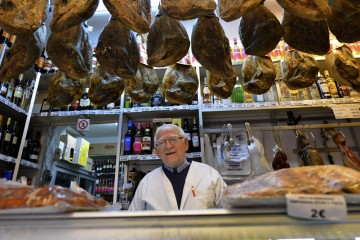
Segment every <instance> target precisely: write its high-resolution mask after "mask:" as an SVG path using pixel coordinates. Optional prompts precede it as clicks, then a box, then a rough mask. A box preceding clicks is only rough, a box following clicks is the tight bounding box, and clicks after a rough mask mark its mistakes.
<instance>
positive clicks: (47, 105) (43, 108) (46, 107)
mask: <svg viewBox="0 0 360 240" xmlns="http://www.w3.org/2000/svg"><path fill="white" fill-rule="evenodd" d="M50 108H51V106H50V103H49V102H48V101H47V100H46V98H44V99H43V102H42V104H41V108H40V112H41V113H42V112H49V111H50Z"/></svg>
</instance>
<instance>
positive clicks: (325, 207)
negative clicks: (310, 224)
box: [286, 194, 347, 221]
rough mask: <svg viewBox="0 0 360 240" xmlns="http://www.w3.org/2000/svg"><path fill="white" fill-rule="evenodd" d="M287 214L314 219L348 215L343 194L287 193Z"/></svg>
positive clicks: (341, 217) (342, 217)
mask: <svg viewBox="0 0 360 240" xmlns="http://www.w3.org/2000/svg"><path fill="white" fill-rule="evenodd" d="M286 207H287V214H288V215H289V216H291V217H297V218H304V219H312V220H332V221H338V220H344V219H346V216H347V207H346V202H345V198H344V196H342V195H321V194H311V195H310V194H287V195H286Z"/></svg>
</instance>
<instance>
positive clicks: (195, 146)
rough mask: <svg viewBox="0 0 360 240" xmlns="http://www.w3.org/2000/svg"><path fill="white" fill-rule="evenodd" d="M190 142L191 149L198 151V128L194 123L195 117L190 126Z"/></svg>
mask: <svg viewBox="0 0 360 240" xmlns="http://www.w3.org/2000/svg"><path fill="white" fill-rule="evenodd" d="M191 143H192V151H193V152H200V138H199V128H198V126H197V123H196V117H194V118H193V126H192V131H191Z"/></svg>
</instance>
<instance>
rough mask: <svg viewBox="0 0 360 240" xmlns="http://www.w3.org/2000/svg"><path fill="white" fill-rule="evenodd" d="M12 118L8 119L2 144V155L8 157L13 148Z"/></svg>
mask: <svg viewBox="0 0 360 240" xmlns="http://www.w3.org/2000/svg"><path fill="white" fill-rule="evenodd" d="M11 133H12V131H11V118H10V117H9V118H8V119H7V123H6V127H5V130H4V133H3V135H4V137H3V139H2V142H1V154H4V155H8V154H9V150H10V146H11Z"/></svg>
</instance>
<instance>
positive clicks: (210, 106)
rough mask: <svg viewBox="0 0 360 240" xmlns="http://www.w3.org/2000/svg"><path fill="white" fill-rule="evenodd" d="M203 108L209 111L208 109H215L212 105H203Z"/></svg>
mask: <svg viewBox="0 0 360 240" xmlns="http://www.w3.org/2000/svg"><path fill="white" fill-rule="evenodd" d="M203 108H206V109H208V108H213V106H212V105H211V104H203Z"/></svg>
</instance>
